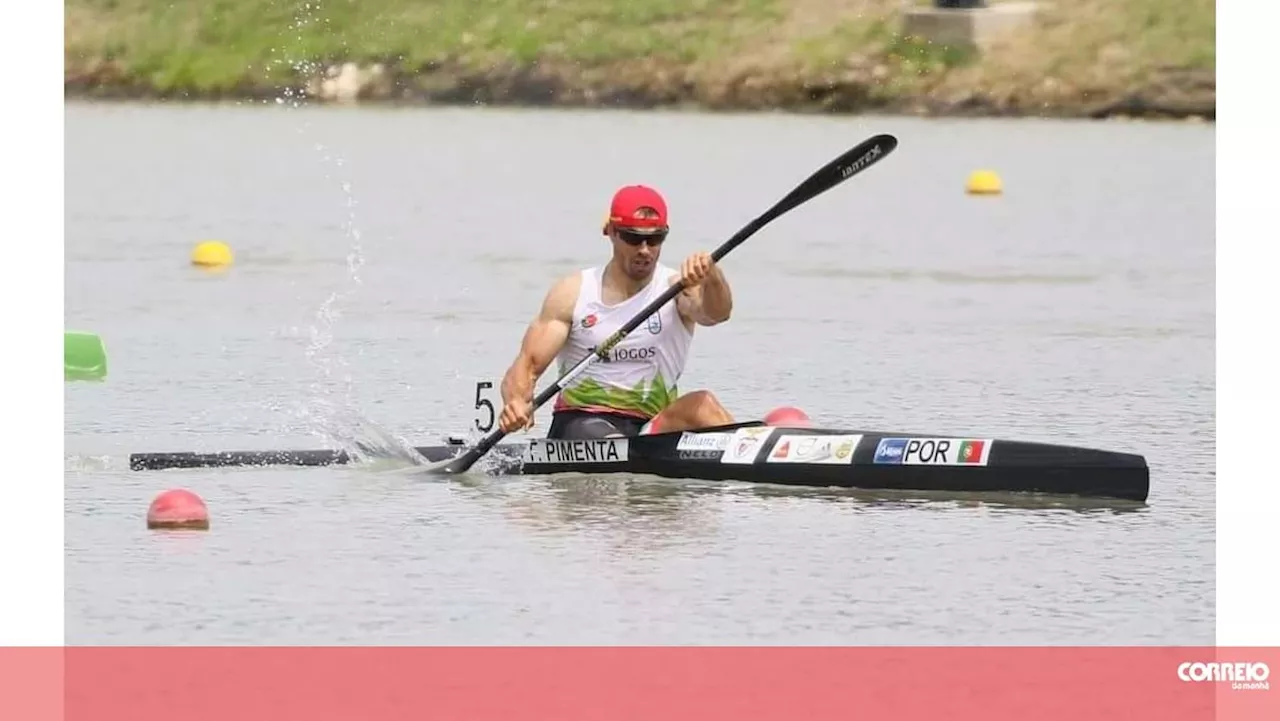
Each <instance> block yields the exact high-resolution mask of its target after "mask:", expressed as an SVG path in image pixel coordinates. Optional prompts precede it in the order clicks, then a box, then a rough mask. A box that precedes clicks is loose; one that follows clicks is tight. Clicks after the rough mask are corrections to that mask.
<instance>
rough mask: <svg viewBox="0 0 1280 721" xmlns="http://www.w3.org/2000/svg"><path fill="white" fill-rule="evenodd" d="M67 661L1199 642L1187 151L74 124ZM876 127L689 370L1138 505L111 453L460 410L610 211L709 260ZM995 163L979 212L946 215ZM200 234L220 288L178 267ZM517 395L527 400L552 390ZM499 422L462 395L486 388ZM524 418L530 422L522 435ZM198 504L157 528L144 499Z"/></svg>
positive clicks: (790, 129) (1207, 238) (1006, 128)
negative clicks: (966, 440) (91, 335)
mask: <svg viewBox="0 0 1280 721" xmlns="http://www.w3.org/2000/svg"><path fill="white" fill-rule="evenodd" d="M66 121H67V122H66V128H67V130H66V173H67V178H66V182H67V195H66V213H67V217H66V262H67V266H66V288H67V291H66V293H67V295H66V323H67V326H68V327H70V328H82V329H90V330H94V331H97V332H100V333H102V334H103V335H104V337H105V338H106V340H107V343H108V350H109V353H110V360H111V375H110V378H109V380H108V381H107V382H106V383H104V384H100V385H92V384H69V385H68V386H67V388H66V460H65V468H66V497H67V501H66V509H67V510H66V512H67V520H66V537H67V541H66V543H67V565H66V579H67V589H66V604H67V606H66V608H67V638H68V641H69V642H71V643H113V644H137V643H145V644H157V643H160V644H163V643H251V644H267V643H315V644H320V643H378V644H436V643H441V644H443V643H459V644H504V643H540V644H541V643H548V644H552V643H553V644H572V643H589V644H595V643H600V644H606V643H700V644H708V643H730V644H731V643H747V644H788V643H804V644H998V643H1018V644H1023V643H1026V644H1041V643H1048V644H1074V643H1087V644H1134V643H1136V644H1211V643H1213V639H1214V626H1213V622H1212V619H1213V617H1214V565H1213V564H1214V560H1213V559H1214V543H1213V540H1214V525H1213V515H1214V507H1213V502H1214V455H1213V454H1214V437H1215V423H1214V355H1213V353H1214V305H1213V299H1214V295H1213V293H1214V286H1213V281H1214V255H1213V253H1214V236H1213V232H1214V230H1213V229H1214V224H1213V223H1214V215H1213V212H1214V211H1213V208H1214V205H1213V191H1214V186H1213V182H1214V181H1213V177H1214V175H1213V168H1214V165H1213V163H1214V136H1213V127H1212V126H1201V125H1189V124H1165V125H1160V124H1121V123H1061V122H1036V121H1025V120H1023V121H963V122H961V121H937V120H928V121H926V120H917V119H897V118H839V119H833V118H818V117H788V116H772V115H760V116H732V115H721V116H699V115H683V114H667V113H662V114H656V113H655V114H623V113H579V112H515V111H501V112H499V111H474V110H433V111H427V110H386V111H376V110H336V109H334V110H295V109H288V108H263V107H234V106H227V107H188V108H163V107H145V106H131V105H113V106H90V105H79V104H72V105H69V106H68V108H67V116H66ZM876 132H892V133H894V134H896V135H897V136H898V137H899V139H900V141H901V146H900V147H899V149H898V150H897V151H896V153H895V154H894V155H893V156H892V157H890V158H889V159H888V160H886V161H885V162H883V163H881V164H879V165H877V166H876V167H874V168H873V169H871V170H869V171H867V172H866V173H865V174H864V175H861V176H859V177H857V178H855V179H853V180H851V181H850V182H849V183H846V184H845V185H842V186H841V187H840V188H838V189H836V190H834V191H832V192H831V193H829V194H827V195H824V196H822V197H821V198H819V199H818V200H815V201H813V202H812V203H810V204H808V205H805V206H803V207H801V208H800V209H798V210H796V211H793V212H792V213H791V214H789V215H787V216H785V217H784V218H782V219H781V220H779V221H777V222H775V223H774V224H773V225H771V226H769V227H768V228H767V229H765V230H764V231H762V232H761V233H760V234H758V235H757V236H755V237H754V238H752V239H751V240H750V241H748V242H747V243H746V244H744V245H743V246H741V247H740V248H738V249H737V250H735V251H734V253H733V254H732V255H730V256H729V257H728V258H726V259H725V261H724V267H725V270H726V272H727V273H728V275H729V278H730V280H731V282H732V283H733V286H734V289H735V293H736V302H737V305H736V309H735V317H734V319H733V320H732V321H731V322H730V323H729V324H727V325H725V326H722V327H719V328H715V329H710V330H709V331H708V330H703V331H699V334H698V335H699V337H698V340H697V341H696V342H695V347H694V357H693V360H692V362H691V365H690V367H689V369H688V372H687V375H686V378H685V380H684V382H683V383H682V387H683V388H685V389H693V388H699V387H708V388H711V389H712V390H714V391H715V392H717V393H718V394H719V395H720V397H721V399H722V400H723V401H724V402H725V403H726V404H727V405H728V406H729V407H730V408H731V409H732V410H733V411H734V412H736V413H738V414H739V416H740V417H750V416H752V415H757V416H758V415H759V414H761V413H763V412H765V411H767V410H768V409H769V408H771V407H773V406H775V405H779V404H784V403H787V404H795V405H799V406H800V407H802V408H805V409H806V410H807V411H809V413H810V414H811V415H813V416H814V417H815V418H816V419H819V420H820V421H822V422H824V423H827V424H832V425H847V426H861V427H868V428H877V427H881V428H893V429H904V430H918V431H921V432H931V433H932V432H938V433H951V432H955V433H981V434H984V435H994V436H995V437H1011V438H1019V439H1027V440H1046V441H1050V442H1064V443H1078V444H1083V445H1090V446H1097V447H1103V448H1111V449H1116V450H1126V451H1136V452H1140V453H1143V454H1145V455H1146V456H1147V458H1148V460H1149V462H1150V463H1151V466H1152V491H1151V498H1150V500H1149V502H1148V503H1147V504H1144V505H1133V504H1120V503H1098V502H1093V503H1073V502H1070V501H1063V500H1058V501H1043V500H1041V501H1035V502H1031V501H1020V500H1017V499H1013V498H1008V497H998V496H997V497H978V498H974V497H961V496H933V497H925V496H917V495H897V496H886V495H883V494H880V495H877V494H866V493H852V492H845V493H842V492H834V491H827V490H821V491H819V490H810V491H805V490H791V491H787V490H778V489H774V488H762V487H752V486H749V485H745V484H733V485H717V484H707V483H689V484H683V483H678V482H674V481H662V480H654V479H646V478H619V477H608V478H586V477H573V478H570V477H565V478H555V479H548V478H519V479H505V480H504V479H491V478H483V477H480V478H474V479H467V480H465V481H451V482H439V481H432V482H428V481H424V480H422V479H421V478H419V477H415V476H414V475H412V474H411V473H407V472H406V469H405V468H404V467H403V466H402V465H399V464H396V463H391V462H387V463H380V464H374V465H371V466H357V467H348V468H339V469H318V468H313V469H294V468H273V469H266V470H252V469H227V470H194V471H168V472H150V473H139V472H131V471H129V470H128V469H127V462H128V459H127V457H128V454H129V453H131V452H139V451H170V450H197V451H208V450H228V449H268V448H318V447H333V446H334V445H336V444H339V443H341V442H343V441H342V439H343V438H348V439H349V438H353V437H360V438H366V439H369V438H376V437H379V436H380V435H382V434H385V435H387V436H388V437H396V438H402V439H405V440H408V441H411V442H413V443H415V444H424V443H431V442H435V441H438V440H440V439H441V438H442V437H443V436H445V435H446V434H449V433H464V434H465V433H467V432H468V431H469V430H470V431H471V434H472V437H475V436H476V435H477V434H476V433H475V431H474V428H473V426H472V424H473V422H474V420H475V419H476V418H477V417H478V414H477V412H476V410H475V393H476V383H477V382H478V381H492V382H495V384H496V381H497V380H498V379H499V378H500V376H501V374H502V372H503V371H504V370H505V368H506V365H507V363H508V362H509V361H510V360H511V358H512V356H513V354H514V353H515V351H516V348H517V345H518V343H519V338H520V334H521V332H522V331H523V328H524V325H525V323H526V322H527V320H528V319H529V317H530V316H531V315H532V314H533V313H534V311H535V309H536V307H537V304H538V303H539V301H540V300H541V298H542V295H543V293H544V292H545V290H546V288H547V286H548V285H549V283H550V282H551V281H552V280H553V279H554V278H555V277H556V276H557V275H559V274H562V273H565V272H568V271H570V270H573V269H575V268H578V267H580V266H582V265H585V264H589V263H595V262H598V261H601V260H603V259H604V258H605V257H606V255H605V254H606V252H607V246H606V243H605V240H604V239H603V237H602V236H601V235H600V233H599V223H600V221H601V219H602V217H603V215H604V211H605V209H606V203H607V202H608V198H609V195H610V193H611V192H612V191H613V189H614V187H616V186H617V185H620V184H623V183H630V182H646V183H652V184H654V185H656V186H658V187H659V188H662V189H663V190H664V191H666V193H667V194H668V196H669V198H670V199H671V202H672V218H673V222H674V224H675V227H676V232H675V235H674V236H673V239H672V241H671V242H670V243H668V247H667V249H666V251H665V252H666V255H665V256H664V261H666V262H668V263H671V264H676V263H678V261H679V260H680V258H681V257H683V256H684V255H685V254H687V253H689V252H691V251H693V250H696V249H706V250H710V249H712V248H714V247H715V246H717V245H719V244H720V243H721V242H723V240H724V239H726V238H728V237H729V235H731V234H732V233H733V232H735V231H736V230H737V229H738V228H739V227H741V226H742V225H743V224H744V223H745V222H747V221H748V220H750V219H751V218H752V217H754V216H755V215H756V214H758V213H759V212H761V211H762V210H763V209H765V208H766V207H767V206H768V205H770V204H772V203H773V202H774V201H775V200H777V199H778V198H779V197H781V196H782V195H783V194H785V193H786V192H787V191H789V190H790V189H791V188H792V187H793V186H794V184H795V183H797V182H799V181H800V180H801V179H803V178H804V177H805V176H807V175H808V174H809V173H810V172H812V171H813V170H814V169H816V168H817V167H819V166H821V165H822V164H824V163H826V162H827V161H828V160H830V159H831V158H833V157H835V156H836V155H837V154H839V153H841V152H843V151H844V150H845V149H847V148H849V147H851V146H852V145H854V144H855V143H857V142H859V141H861V140H862V139H864V138H865V137H867V136H869V135H871V134H872V133H876ZM981 167H990V168H994V169H995V170H997V171H998V172H999V173H1000V174H1001V176H1002V177H1003V179H1004V181H1005V187H1006V192H1005V194H1004V195H1003V196H1001V197H998V198H974V197H969V196H966V195H965V194H964V193H963V183H964V180H965V177H966V176H967V175H968V174H969V172H971V171H973V170H975V169H977V168H981ZM209 238H211V239H219V240H223V241H225V242H227V243H228V244H230V245H231V247H232V248H233V249H234V250H235V251H236V253H237V258H236V264H235V266H234V267H232V268H231V269H230V270H229V271H227V272H224V273H217V274H210V273H206V272H201V271H198V270H195V269H194V268H192V267H191V266H189V265H188V257H189V254H190V251H191V249H192V248H193V247H194V245H195V244H196V243H197V242H199V241H200V240H203V239H209ZM551 380H552V378H551V377H550V375H548V376H547V377H544V379H543V383H542V384H541V385H540V387H541V386H542V385H545V384H546V383H549V382H550V381H551ZM494 397H496V394H495V396H494ZM539 419H540V424H539V427H540V429H545V427H546V424H547V423H548V419H549V416H548V414H547V412H546V411H543V412H542V413H540V414H539ZM179 486H181V487H187V488H191V489H193V490H195V491H197V492H198V493H200V494H201V495H202V496H203V497H204V498H205V499H206V501H207V502H208V503H209V505H210V508H211V513H212V523H213V528H212V530H211V531H209V532H207V533H188V534H172V533H156V532H150V531H147V530H146V528H145V524H144V522H143V518H144V514H145V511H146V507H147V504H148V503H149V502H150V501H151V499H152V498H153V497H154V496H155V494H157V493H158V492H160V491H162V490H164V489H167V488H172V487H179Z"/></svg>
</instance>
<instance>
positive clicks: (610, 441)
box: [524, 438, 627, 463]
mask: <svg viewBox="0 0 1280 721" xmlns="http://www.w3.org/2000/svg"><path fill="white" fill-rule="evenodd" d="M626 460H627V439H626V438H593V439H581V440H560V439H556V440H549V439H546V438H535V439H533V440H531V441H529V447H528V448H527V449H526V450H525V454H524V462H525V463H623V462H625V461H626Z"/></svg>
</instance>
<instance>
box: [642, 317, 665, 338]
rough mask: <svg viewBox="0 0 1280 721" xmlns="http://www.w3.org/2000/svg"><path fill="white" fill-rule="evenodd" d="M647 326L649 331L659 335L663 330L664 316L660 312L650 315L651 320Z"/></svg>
mask: <svg viewBox="0 0 1280 721" xmlns="http://www.w3.org/2000/svg"><path fill="white" fill-rule="evenodd" d="M645 327H646V328H648V329H649V332H650V333H652V334H653V335H657V334H659V333H661V332H662V316H661V315H660V314H658V313H654V314H653V315H651V316H649V322H648V324H646V325H645Z"/></svg>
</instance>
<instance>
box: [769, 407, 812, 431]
mask: <svg viewBox="0 0 1280 721" xmlns="http://www.w3.org/2000/svg"><path fill="white" fill-rule="evenodd" d="M764 424H765V425H766V426H796V427H808V426H812V425H813V421H811V420H810V419H809V415H808V414H807V413H805V412H804V411H802V410H800V409H799V408H795V407H794V406H780V407H778V408H774V409H773V410H771V411H769V412H768V413H766V414H765V416H764Z"/></svg>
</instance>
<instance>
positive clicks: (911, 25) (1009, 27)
mask: <svg viewBox="0 0 1280 721" xmlns="http://www.w3.org/2000/svg"><path fill="white" fill-rule="evenodd" d="M1036 9H1037V3H1035V2H1030V1H1029V0H1028V1H1019V2H997V3H993V4H989V5H986V6H984V7H971V8H966V7H936V6H929V7H913V8H909V9H908V10H906V11H905V13H904V15H903V22H902V33H903V34H904V35H907V36H915V37H918V38H921V39H923V40H928V41H930V42H934V43H939V44H942V45H952V46H958V47H968V48H976V49H982V48H983V47H986V46H987V45H989V44H990V43H991V42H993V41H995V40H996V39H998V38H1000V37H1002V36H1005V35H1007V34H1009V33H1011V32H1013V31H1015V30H1017V29H1018V28H1019V27H1022V26H1025V25H1027V24H1028V23H1030V22H1031V20H1032V19H1033V18H1034V17H1035V13H1036Z"/></svg>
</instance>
